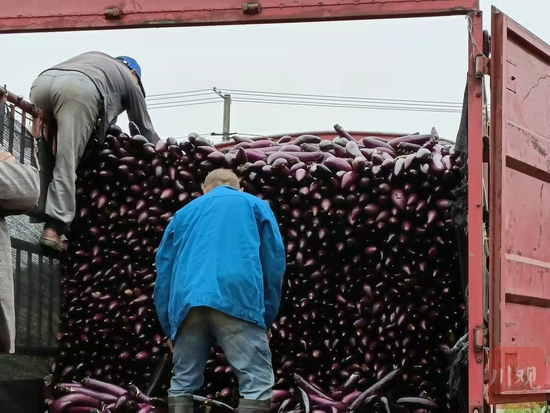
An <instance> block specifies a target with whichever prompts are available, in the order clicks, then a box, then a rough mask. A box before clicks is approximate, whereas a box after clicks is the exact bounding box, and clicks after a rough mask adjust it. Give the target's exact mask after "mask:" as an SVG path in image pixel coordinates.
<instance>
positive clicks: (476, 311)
mask: <svg viewBox="0 0 550 413" xmlns="http://www.w3.org/2000/svg"><path fill="white" fill-rule="evenodd" d="M0 10H1V12H0V13H1V14H2V18H1V19H0V33H6V34H7V33H24V32H26V33H31V32H45V31H75V30H107V29H124V28H126V29H128V28H146V27H151V28H153V27H176V26H178V27H183V26H209V25H237V24H262V23H289V22H314V21H331V20H332V21H336V20H360V19H363V20H365V19H387V18H410V17H431V16H452V15H464V16H466V19H467V21H468V29H467V36H468V44H469V50H468V55H467V56H466V58H467V59H468V104H469V105H468V176H469V183H468V208H469V211H468V212H469V217H468V231H469V237H468V268H469V274H468V283H469V299H468V313H469V320H468V331H469V412H471V413H482V412H483V404H484V403H483V401H484V398H486V399H487V400H488V402H489V403H490V404H505V403H517V402H528V401H544V400H546V398H547V396H546V395H547V392H549V391H550V374H548V371H550V370H549V369H548V364H550V329H549V328H548V326H549V325H550V289H548V286H549V282H550V253H548V252H546V251H548V249H546V250H545V248H544V247H545V242H547V241H548V240H549V239H550V213H548V212H546V211H547V210H548V208H546V209H545V208H544V207H545V204H546V205H550V158H549V156H550V155H549V154H550V140H549V138H550V105H549V104H548V101H549V98H550V88H549V87H548V82H549V81H550V46H548V45H547V44H545V43H544V42H542V41H541V40H540V39H538V38H537V37H536V36H534V35H533V34H531V33H530V32H529V31H527V30H526V29H525V28H523V27H521V26H520V25H519V24H517V23H516V22H514V21H513V20H512V19H510V18H509V17H507V16H506V15H505V14H503V13H502V12H500V11H499V10H497V9H496V8H493V10H492V28H491V35H492V38H489V35H488V33H487V32H484V31H483V26H482V14H481V11H480V10H479V1H478V0H293V1H287V0H256V1H243V0H203V1H192V0H157V1H154V2H149V1H139V0H136V1H123V0H117V1H112V0H97V1H94V2H89V1H86V0H57V1H54V2H36V1H20V2H14V1H12V0H0ZM487 76H490V81H491V114H490V115H491V116H490V119H491V128H490V136H488V134H487V131H488V119H487V116H486V114H485V113H484V110H483V108H484V105H483V102H484V98H485V96H484V88H483V79H484V78H486V77H487ZM545 82H546V83H545ZM11 98H12V100H13V98H14V97H13V96H11ZM34 115H37V116H40V114H39V112H35V113H34V114H33V116H34ZM484 176H485V182H487V178H488V182H489V210H490V220H489V237H488V238H489V239H488V241H489V251H490V253H489V257H490V258H491V259H490V260H489V261H490V264H489V270H490V276H489V283H488V286H487V285H485V284H486V282H485V281H484V271H485V269H486V263H487V256H486V254H485V252H484V241H486V240H484V221H483V181H484V180H483V177H484ZM529 224H531V225H532V226H533V227H534V228H535V229H534V230H531V231H529V232H528V231H527V230H526V229H525V228H527V225H529ZM485 288H488V289H489V291H490V293H489V297H490V298H489V304H488V308H487V303H484V299H483V297H484V294H483V292H484V291H485ZM487 310H489V323H488V325H486V323H485V322H484V315H486V314H487ZM537 324H538V325H540V327H539V328H537ZM487 350H488V351H487ZM487 354H489V357H487ZM547 358H548V360H549V361H547ZM529 360H530V361H531V362H532V361H533V360H535V363H538V364H537V366H538V367H539V368H540V370H539V373H538V375H539V376H538V377H539V381H541V380H542V381H541V382H542V384H543V385H542V386H539V387H540V388H533V386H529V387H524V389H523V390H510V389H509V388H508V387H507V385H506V383H501V384H500V385H488V384H490V383H491V381H493V380H494V379H493V377H491V376H493V374H492V372H499V371H503V370H506V368H507V367H510V368H512V367H513V368H514V369H520V368H521V366H524V365H525V366H526V364H525V363H527V362H529ZM537 360H538V361H537ZM489 366H490V369H491V373H489V371H488V369H489ZM518 366H519V367H518ZM527 367H528V366H527ZM501 369H502V370H501ZM541 370H542V371H541ZM541 374H542V376H543V377H544V378H543V379H541ZM514 378H515V377H514Z"/></svg>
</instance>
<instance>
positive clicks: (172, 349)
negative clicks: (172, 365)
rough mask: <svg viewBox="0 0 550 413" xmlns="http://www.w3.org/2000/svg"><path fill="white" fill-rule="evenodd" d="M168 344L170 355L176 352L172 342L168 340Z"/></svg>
mask: <svg viewBox="0 0 550 413" xmlns="http://www.w3.org/2000/svg"><path fill="white" fill-rule="evenodd" d="M166 344H167V345H168V348H169V349H170V353H173V352H174V344H172V340H170V339H168V340H167V341H166Z"/></svg>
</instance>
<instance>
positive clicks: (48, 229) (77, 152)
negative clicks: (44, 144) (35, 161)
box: [30, 52, 159, 251]
mask: <svg viewBox="0 0 550 413" xmlns="http://www.w3.org/2000/svg"><path fill="white" fill-rule="evenodd" d="M30 100H31V102H32V103H34V104H36V105H37V106H38V107H39V108H40V109H42V111H43V112H44V114H45V115H44V123H45V124H46V126H47V130H48V136H50V137H53V136H56V145H55V147H56V159H55V167H54V169H53V178H52V181H51V183H50V185H49V188H48V193H47V198H46V208H45V214H46V223H45V227H44V232H43V233H42V236H41V239H40V243H41V244H42V245H44V246H47V247H50V248H53V249H55V250H58V251H63V250H64V249H65V248H66V246H65V244H64V243H63V242H62V241H61V236H62V235H63V234H64V233H65V231H66V230H67V229H68V227H69V225H70V224H71V222H72V220H73V218H74V214H75V209H76V205H75V203H76V201H75V192H76V188H75V183H76V169H77V167H78V163H79V161H80V158H81V157H82V154H83V153H84V149H85V148H86V145H87V143H88V141H89V139H90V137H91V136H92V134H93V133H94V131H96V132H97V137H98V139H99V142H100V143H103V140H104V139H105V133H106V131H107V128H108V126H109V125H110V124H112V123H114V122H116V119H117V117H118V116H119V115H120V114H121V113H123V112H124V111H126V112H127V114H128V118H129V120H130V121H133V122H134V123H136V125H137V126H138V127H139V129H140V131H141V134H142V135H143V136H145V138H147V140H149V141H150V142H152V143H156V142H157V141H158V140H159V137H158V135H157V134H156V132H155V130H154V128H153V125H152V123H151V119H150V117H149V114H148V112H147V106H146V103H145V90H144V88H143V85H142V83H141V68H140V66H139V65H138V63H137V62H136V61H135V60H134V59H132V58H130V57H127V56H120V57H117V58H113V57H111V56H108V55H106V54H104V53H101V52H88V53H84V54H81V55H79V56H76V57H73V58H72V59H69V60H67V61H65V62H63V63H60V64H58V65H56V66H54V67H52V68H50V69H47V70H45V71H44V72H42V73H41V74H40V75H39V76H38V78H37V79H36V80H35V81H34V83H33V85H32V87H31V94H30Z"/></svg>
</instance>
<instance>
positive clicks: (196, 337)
mask: <svg viewBox="0 0 550 413" xmlns="http://www.w3.org/2000/svg"><path fill="white" fill-rule="evenodd" d="M216 340H217V342H218V344H219V345H220V347H221V348H222V350H223V352H224V354H225V357H226V359H227V361H228V362H229V365H230V366H231V368H232V369H233V372H234V373H235V376H237V380H238V382H239V392H240V395H241V397H243V398H244V399H248V400H270V399H271V395H272V393H273V390H272V388H273V385H274V382H275V377H274V374H273V367H272V365H271V350H270V349H269V344H268V342H267V332H266V331H265V330H264V329H263V328H261V327H259V326H257V325H256V324H253V323H249V322H247V321H244V320H240V319H238V318H234V317H231V316H228V315H227V314H224V313H222V312H219V311H217V310H214V309H212V308H209V307H194V308H192V309H191V310H190V311H189V313H188V315H187V317H185V320H183V323H182V324H181V326H180V328H179V331H178V334H177V336H176V339H175V342H174V354H173V356H172V361H173V363H174V376H173V377H172V381H171V383H170V390H169V391H168V396H169V397H185V396H191V395H192V394H193V392H194V391H196V390H198V389H199V388H200V387H201V386H202V384H203V382H204V368H205V367H206V362H207V361H208V358H209V356H210V349H211V348H212V346H213V345H214V343H215V342H216Z"/></svg>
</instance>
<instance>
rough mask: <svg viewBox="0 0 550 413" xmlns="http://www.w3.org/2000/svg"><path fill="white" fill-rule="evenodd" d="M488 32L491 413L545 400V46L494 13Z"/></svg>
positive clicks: (549, 349)
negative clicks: (511, 405)
mask: <svg viewBox="0 0 550 413" xmlns="http://www.w3.org/2000/svg"><path fill="white" fill-rule="evenodd" d="M491 31H492V33H491V37H492V38H491V60H490V81H491V141H490V164H489V167H490V223H489V237H490V239H489V242H490V254H491V255H490V259H491V262H490V292H491V297H490V310H489V311H490V314H489V317H490V325H489V343H490V349H489V360H490V361H489V368H488V369H486V375H485V383H486V395H487V396H488V399H489V403H490V404H504V403H516V402H524V401H539V400H540V401H544V400H546V393H547V392H548V391H550V371H549V370H548V364H549V363H550V46H549V45H547V44H546V43H544V42H543V41H542V40H540V39H539V38H538V37H536V36H534V35H533V34H532V33H530V32H529V31H528V30H526V29H525V28H523V27H522V26H520V25H519V24H517V23H516V22H515V21H513V20H512V19H510V18H509V17H508V16H506V15H505V14H503V13H502V12H501V11H500V10H498V9H496V8H494V7H493V10H492V30H491ZM470 234H471V232H470ZM470 236H471V235H470Z"/></svg>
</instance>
